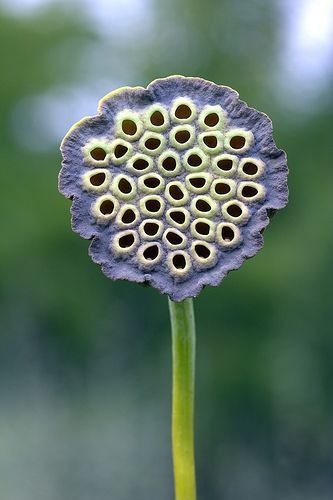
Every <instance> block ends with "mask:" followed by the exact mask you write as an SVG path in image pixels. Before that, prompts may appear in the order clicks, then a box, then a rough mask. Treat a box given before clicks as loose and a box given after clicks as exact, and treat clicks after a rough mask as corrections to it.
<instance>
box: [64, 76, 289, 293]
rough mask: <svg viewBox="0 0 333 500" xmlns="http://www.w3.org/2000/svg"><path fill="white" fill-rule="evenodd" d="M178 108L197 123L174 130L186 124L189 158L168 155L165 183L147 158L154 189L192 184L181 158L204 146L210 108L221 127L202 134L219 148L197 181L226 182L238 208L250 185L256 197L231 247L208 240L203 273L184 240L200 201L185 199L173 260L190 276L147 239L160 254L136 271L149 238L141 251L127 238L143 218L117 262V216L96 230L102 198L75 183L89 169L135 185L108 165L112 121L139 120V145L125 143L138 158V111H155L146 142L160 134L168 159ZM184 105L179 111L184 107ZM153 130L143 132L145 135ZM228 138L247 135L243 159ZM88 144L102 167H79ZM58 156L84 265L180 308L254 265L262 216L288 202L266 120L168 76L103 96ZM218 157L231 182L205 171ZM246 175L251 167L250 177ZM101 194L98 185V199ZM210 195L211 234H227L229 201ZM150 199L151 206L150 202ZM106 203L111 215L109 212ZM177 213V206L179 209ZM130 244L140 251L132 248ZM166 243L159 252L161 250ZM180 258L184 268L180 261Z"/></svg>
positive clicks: (200, 85)
mask: <svg viewBox="0 0 333 500" xmlns="http://www.w3.org/2000/svg"><path fill="white" fill-rule="evenodd" d="M179 98H184V99H189V100H190V102H191V103H193V105H194V108H195V115H196V116H195V118H194V120H193V122H192V123H190V124H189V125H188V124H187V122H186V118H184V119H183V122H184V123H186V125H187V127H188V128H189V129H190V131H191V134H192V132H193V131H194V133H195V140H194V142H193V138H192V136H191V138H190V141H192V142H191V144H190V145H189V147H188V148H185V149H184V148H183V146H182V147H181V148H179V150H178V151H177V150H176V153H177V155H178V156H179V158H180V162H181V164H182V167H181V169H180V170H179V168H178V167H177V168H178V170H177V174H176V175H175V176H174V177H172V176H171V177H166V176H164V175H163V173H161V171H160V170H158V167H157V164H158V158H157V157H156V155H155V153H153V154H152V155H151V157H152V159H153V160H152V163H151V164H150V165H149V166H148V167H147V168H148V170H149V169H151V170H150V172H153V173H157V174H159V175H160V176H162V177H163V182H164V181H165V182H166V183H168V182H171V181H173V182H174V181H176V182H180V183H182V184H183V185H184V186H185V184H186V182H185V178H186V176H188V175H189V174H191V173H192V172H193V168H194V169H195V167H191V166H190V167H188V168H190V169H191V168H192V171H188V170H187V169H186V167H185V166H184V165H185V163H184V162H185V160H184V158H185V155H186V153H187V151H188V149H191V148H198V147H200V145H202V146H203V147H204V148H205V144H204V142H202V135H204V133H205V132H207V127H206V125H205V123H204V122H203V118H202V115H200V113H202V112H203V111H202V110H204V109H205V107H207V106H211V107H212V108H211V109H212V111H214V110H213V107H217V108H216V109H218V110H221V111H219V112H218V113H217V114H219V116H220V118H221V120H222V121H221V125H220V126H214V125H212V126H211V129H212V130H214V131H217V134H215V135H216V137H217V139H218V142H217V143H216V144H217V145H216V147H215V149H216V151H214V150H213V149H212V151H214V153H212V154H211V155H210V154H209V151H208V153H207V151H205V155H206V156H207V158H208V160H207V161H208V163H207V164H205V167H204V169H203V171H204V172H210V173H209V175H210V176H213V177H214V179H215V181H216V179H219V178H222V180H223V178H229V179H232V180H231V181H228V182H226V184H230V185H231V186H232V189H233V191H234V192H235V193H236V194H233V197H232V200H236V201H237V200H238V201H242V202H244V200H245V204H246V200H247V198H246V197H245V198H244V196H243V195H244V194H248V193H247V191H248V192H249V193H250V194H251V193H252V191H253V186H252V185H254V186H257V188H254V192H255V190H256V191H257V194H255V196H254V198H253V200H254V201H251V200H250V201H251V202H250V203H248V204H246V207H245V208H244V212H243V216H244V214H245V212H246V211H247V212H248V215H247V216H246V217H245V216H244V217H243V220H240V222H239V223H238V222H237V221H236V222H235V224H236V225H237V227H236V228H235V229H237V231H236V230H235V231H234V238H235V240H234V241H235V244H232V241H231V243H230V241H228V240H226V241H225V242H224V241H223V239H222V236H221V234H222V233H219V234H217V235H216V238H215V241H212V238H210V241H209V244H208V246H209V245H212V246H211V247H210V248H211V250H213V252H212V254H211V255H210V256H209V258H208V260H207V265H202V264H201V260H200V258H198V259H197V260H195V259H193V256H192V254H193V244H194V243H193V242H194V241H197V236H195V237H194V236H193V235H191V232H190V227H191V225H190V223H191V222H193V221H194V220H195V218H196V217H198V215H196V214H195V213H194V212H193V211H191V202H192V208H193V200H194V198H195V197H196V196H200V195H198V194H196V193H195V192H189V193H188V201H187V202H186V203H185V204H184V205H183V207H182V208H184V209H185V210H186V211H188V212H189V213H190V221H189V225H187V227H184V228H183V229H180V231H181V232H182V233H183V234H184V238H185V239H184V241H185V240H186V242H185V244H184V245H183V246H181V245H182V243H180V247H179V248H182V249H181V250H179V252H180V253H182V252H185V254H186V266H187V264H188V263H189V267H186V269H184V270H182V269H177V268H176V267H175V268H174V269H173V268H172V265H171V267H170V262H171V261H170V259H171V257H170V253H173V251H172V250H170V249H169V248H168V247H167V245H166V244H165V241H166V240H165V237H164V239H163V238H162V236H159V237H158V238H157V239H156V244H157V246H158V251H159V252H160V253H159V256H158V257H157V258H156V259H155V256H152V257H151V260H149V261H146V263H145V264H143V263H142V262H141V261H139V260H138V259H139V257H138V255H141V254H142V252H143V249H144V248H145V247H144V245H146V244H147V241H149V238H147V241H142V242H140V241H139V240H140V237H139V238H138V239H137V238H136V235H137V234H139V233H136V230H137V229H138V227H137V226H139V224H140V223H142V221H143V220H145V219H146V218H147V219H148V218H149V217H148V216H146V215H143V214H142V213H140V217H139V218H138V220H137V222H133V223H132V226H131V230H133V231H134V233H135V244H134V243H133V249H132V251H129V252H128V253H126V251H127V250H126V251H125V252H124V251H123V249H120V250H121V251H119V252H118V253H117V251H116V249H115V248H116V247H115V245H116V244H115V243H112V242H113V241H114V239H115V235H116V234H119V232H121V231H123V228H120V227H118V226H117V223H116V222H115V221H116V218H115V216H116V214H115V215H113V214H110V215H107V216H104V215H103V214H102V215H101V217H102V218H103V217H104V218H105V219H107V218H108V220H100V219H98V218H96V215H95V216H94V215H93V214H94V213H95V212H96V210H97V209H98V208H97V209H95V212H94V209H92V206H96V200H97V199H98V198H99V197H100V196H101V193H100V192H97V190H94V188H92V189H90V190H89V189H86V188H85V185H84V183H83V180H82V179H83V176H84V175H85V176H86V177H84V178H85V179H88V178H89V175H90V174H89V172H90V171H91V170H93V169H95V168H96V167H98V168H101V169H106V170H107V172H108V175H109V173H110V175H111V176H112V178H114V177H115V176H117V175H119V174H120V173H123V174H124V175H126V176H130V177H132V178H133V179H134V182H136V183H137V181H138V178H139V177H140V175H141V174H140V172H135V173H133V172H131V171H130V167H128V164H127V163H126V162H124V164H122V163H121V162H119V160H117V161H116V162H113V161H112V154H113V153H112V151H111V149H112V141H113V140H114V139H115V137H116V134H117V130H119V123H118V122H117V116H119V113H121V112H124V110H129V111H131V112H134V113H135V114H136V116H139V121H140V123H139V122H138V124H137V129H136V134H139V137H138V138H136V137H135V139H132V138H131V137H130V136H128V137H129V139H130V140H129V143H130V149H131V152H132V154H133V155H134V154H137V153H139V154H141V153H142V154H146V155H147V151H142V149H140V138H141V137H142V134H143V133H144V131H145V130H146V128H145V120H146V118H145V117H146V116H147V110H149V109H150V107H151V106H154V105H156V104H158V105H162V106H163V108H164V109H166V110H167V112H168V117H166V118H165V120H166V121H165V127H164V125H161V126H160V125H158V126H157V125H156V129H157V131H156V132H154V134H157V135H158V134H160V135H162V136H163V137H164V138H165V139H164V138H163V141H165V143H163V145H162V146H163V151H165V150H172V151H175V148H174V143H173V142H171V141H172V140H173V139H171V138H170V137H171V135H169V134H170V131H171V130H172V129H173V128H174V127H177V126H179V120H178V119H177V118H176V117H175V118H174V121H172V112H173V111H172V109H173V108H172V106H174V102H175V100H176V99H179ZM177 102H178V101H177ZM184 102H185V103H186V101H184ZM151 109H152V110H153V109H155V108H151ZM170 110H171V111H170ZM170 113H171V115H170ZM169 115H170V116H171V117H170V116H169ZM193 116H194V114H193ZM125 118H126V117H125ZM169 120H170V123H169ZM122 123H123V122H122ZM141 123H143V130H141V129H140V127H141ZM180 123H182V120H180ZM158 127H159V128H160V129H163V127H164V128H165V130H159V129H158ZM153 128H154V127H153V126H152V127H151V130H152V129H153ZM208 130H209V127H208ZM237 130H238V131H240V132H239V134H242V133H243V132H242V131H244V133H249V136H246V140H247V141H248V142H247V146H246V149H245V150H243V149H242V147H240V148H238V151H237V150H236V151H234V150H232V149H230V144H231V143H232V142H230V134H231V136H232V134H233V133H234V135H235V133H236V132H233V131H237ZM230 131H231V132H230ZM199 136H200V137H199ZM117 137H119V138H120V137H121V136H120V135H117ZM132 137H134V136H132ZM154 137H155V136H154ZM122 139H123V137H122ZM239 140H240V139H239V136H238V141H239ZM92 141H95V143H96V144H95V143H92ZM200 141H201V142H200ZM231 141H232V139H231ZM91 143H92V144H93V146H91V147H94V144H95V145H97V146H100V145H102V149H103V148H104V149H103V151H105V155H106V156H105V158H99V159H98V160H97V161H95V160H91V162H89V160H87V158H90V157H89V152H87V151H88V150H89V144H91ZM87 144H88V146H87ZM147 144H148V143H147ZM239 145H241V143H239V144H238V146H239ZM214 146H215V145H214ZM90 149H91V148H90ZM95 151H96V152H95V155H97V153H98V154H99V150H98V151H97V149H96V150H95ZM61 152H62V155H63V162H62V169H61V172H60V176H59V190H60V192H61V193H62V194H63V195H65V196H66V197H68V198H70V199H72V200H73V203H72V208H71V213H72V228H73V230H74V231H75V232H77V233H79V234H80V235H81V236H82V237H83V238H86V239H92V242H91V245H90V249H89V253H90V255H91V257H92V259H93V261H94V262H96V263H98V264H100V265H101V267H102V270H103V272H104V274H105V275H106V276H107V277H109V278H111V279H125V280H129V281H135V282H139V283H147V284H149V285H151V286H153V287H154V288H157V289H158V290H159V291H160V292H162V293H166V294H168V295H169V296H170V297H171V299H172V300H174V301H181V300H184V299H185V298H188V297H194V296H196V295H198V293H199V292H200V291H201V289H202V288H203V287H204V286H205V285H213V286H216V285H219V284H220V282H221V281H222V279H223V278H224V277H225V276H226V274H227V273H228V272H229V271H231V270H234V269H237V268H239V267H240V266H241V264H242V263H243V261H244V260H245V259H247V258H249V257H252V256H254V255H255V254H256V253H257V252H258V251H259V250H260V248H261V247H262V245H263V236H262V233H263V230H264V229H265V227H266V226H267V224H268V223H269V218H270V216H271V215H272V214H273V213H274V212H275V211H276V210H278V209H280V208H283V207H284V206H285V205H286V204H287V201H288V188H287V174H288V169H287V164H286V155H285V153H284V151H282V150H280V149H277V147H276V145H275V143H274V140H273V137H272V123H271V120H270V119H269V118H268V117H267V116H266V115H265V114H263V113H260V112H258V111H256V110H255V109H253V108H250V107H248V106H247V104H246V103H244V102H242V101H241V100H239V97H238V94H237V92H235V91H234V90H232V89H231V88H229V87H225V86H219V85H216V84H214V83H212V82H208V81H206V80H203V79H201V78H187V77H182V76H172V77H168V78H163V79H159V80H155V81H153V82H152V83H151V84H150V85H148V87H147V88H146V89H145V88H142V87H135V88H129V87H125V88H121V89H119V90H116V91H115V92H112V93H110V94H108V95H107V96H105V97H104V98H103V99H102V100H101V101H100V103H99V107H98V115H96V116H93V117H86V118H84V119H82V120H81V121H80V122H78V123H77V124H75V125H74V126H73V127H72V128H71V129H70V130H69V132H68V133H67V135H66V136H65V138H64V140H63V142H62V144H61ZM128 154H130V153H128ZM161 154H163V152H161ZM221 154H222V155H223V154H226V155H231V157H235V158H236V159H235V161H236V163H237V169H236V170H235V168H236V167H235V168H234V166H233V167H232V169H233V170H234V171H233V173H232V175H231V174H229V173H228V172H226V174H225V175H224V174H222V175H221V174H216V171H214V168H213V167H212V165H213V163H214V158H215V163H216V161H217V157H218V155H221ZM85 155H86V156H85ZM148 156H149V154H148ZM247 158H250V159H252V160H253V162H254V163H255V162H257V165H258V167H257V173H255V174H254V175H253V172H252V177H253V179H252V177H251V175H250V176H247V174H246V169H245V172H244V171H243V170H242V168H241V165H244V164H246V159H247ZM126 161H127V160H126ZM250 163H251V162H250ZM140 168H141V167H140ZM253 168H254V167H253V165H252V170H253ZM198 171H200V169H199V170H198ZM87 176H88V177H87ZM96 179H97V177H96ZM247 181H248V186H247V191H246V190H244V191H240V190H241V189H242V186H243V185H242V184H241V183H242V182H243V183H244V182H245V184H246V183H247ZM87 182H88V181H87ZM96 182H97V181H96ZM105 182H106V181H105ZM216 182H217V181H216ZM216 182H215V184H216ZM111 185H112V182H111V184H110V186H111ZM113 186H114V184H113ZM102 188H103V185H102V187H101V188H100V189H102ZM227 189H228V188H227ZM236 189H238V191H236ZM251 189H252V191H251ZM207 194H208V195H209V192H206V193H204V195H207ZM252 194H253V193H252ZM109 195H110V196H116V193H115V192H112V188H111V187H110V188H107V189H106V190H104V191H103V196H106V197H109ZM213 195H214V200H213V203H212V205H213V208H214V210H212V211H211V216H210V219H209V220H210V221H211V222H210V226H213V227H220V226H221V223H223V222H225V223H226V225H228V224H230V217H229V215H228V213H227V211H226V210H227V205H228V204H225V203H227V202H230V200H225V201H224V200H223V197H224V195H223V194H219V193H215V194H214V193H213ZM144 196H147V193H143V192H141V191H140V190H139V189H138V188H136V191H135V195H133V198H132V199H131V200H129V201H128V200H121V201H120V204H121V205H122V204H126V203H131V204H133V205H135V206H136V207H140V200H142V198H143V197H144ZM152 196H155V194H154V195H152ZM156 196H160V198H161V199H162V201H163V204H165V206H164V205H163V213H162V214H160V215H159V216H158V220H159V221H162V223H163V227H164V230H166V229H168V228H170V227H171V226H170V222H169V221H168V220H167V218H166V212H167V210H168V209H169V208H170V206H171V207H172V205H170V204H169V202H168V200H167V198H165V195H164V190H162V191H161V192H157V193H156ZM186 196H187V194H186ZM256 196H257V199H256ZM184 200H185V198H184ZM112 203H113V207H114V202H112ZM94 204H95V205H94ZM177 204H178V205H179V201H178V202H177ZM177 204H176V203H175V208H177ZM229 204H230V203H229ZM245 209H246V210H245ZM193 210H195V208H194V209H193ZM223 214H224V215H223ZM245 215H246V214H245ZM228 219H229V220H228ZM133 224H134V227H133ZM222 225H223V224H222ZM231 226H232V223H231ZM238 234H241V237H240V238H239V240H238V239H237V241H236V235H237V238H238ZM128 238H129V237H128ZM150 240H151V237H150ZM138 241H139V243H137V242H138ZM203 241H204V238H203ZM166 243H168V242H167V241H166ZM141 244H142V245H141ZM112 245H113V246H112ZM137 245H141V246H142V249H141V246H140V247H138V246H137ZM191 245H192V246H191ZM175 248H176V250H175V251H177V247H175ZM140 249H141V250H140ZM140 252H141V253H140ZM187 256H188V258H189V261H187ZM154 259H155V260H154ZM183 271H184V272H183Z"/></svg>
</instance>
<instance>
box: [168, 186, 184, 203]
mask: <svg viewBox="0 0 333 500" xmlns="http://www.w3.org/2000/svg"><path fill="white" fill-rule="evenodd" d="M169 193H170V196H171V198H173V199H174V200H182V199H183V198H184V193H183V191H182V190H181V189H180V187H179V186H177V185H175V184H172V186H170V187H169Z"/></svg>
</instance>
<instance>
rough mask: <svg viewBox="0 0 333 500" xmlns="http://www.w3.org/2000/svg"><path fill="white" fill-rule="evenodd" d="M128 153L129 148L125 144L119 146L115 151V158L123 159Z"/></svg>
mask: <svg viewBox="0 0 333 500" xmlns="http://www.w3.org/2000/svg"><path fill="white" fill-rule="evenodd" d="M127 151H128V147H127V146H124V144H117V146H116V147H115V149H114V156H115V157H116V158H122V157H123V156H125V154H126V153H127Z"/></svg>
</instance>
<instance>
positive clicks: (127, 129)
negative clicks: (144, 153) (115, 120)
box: [121, 120, 138, 135]
mask: <svg viewBox="0 0 333 500" xmlns="http://www.w3.org/2000/svg"><path fill="white" fill-rule="evenodd" d="M121 127H122V129H123V132H124V134H126V135H135V134H136V132H137V130H138V127H137V125H136V123H135V122H134V121H133V120H124V121H123V122H122V124H121Z"/></svg>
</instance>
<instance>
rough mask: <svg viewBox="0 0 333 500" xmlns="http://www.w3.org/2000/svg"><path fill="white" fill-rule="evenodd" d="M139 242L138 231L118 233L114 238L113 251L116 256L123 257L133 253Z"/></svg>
mask: <svg viewBox="0 0 333 500" xmlns="http://www.w3.org/2000/svg"><path fill="white" fill-rule="evenodd" d="M138 242H139V237H138V234H137V232H136V231H133V230H127V231H121V232H120V233H117V234H116V235H115V237H114V238H113V242H112V250H113V251H114V253H115V254H117V255H119V256H121V255H126V254H128V253H131V252H132V251H133V250H134V249H135V247H136V246H137V244H138Z"/></svg>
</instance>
